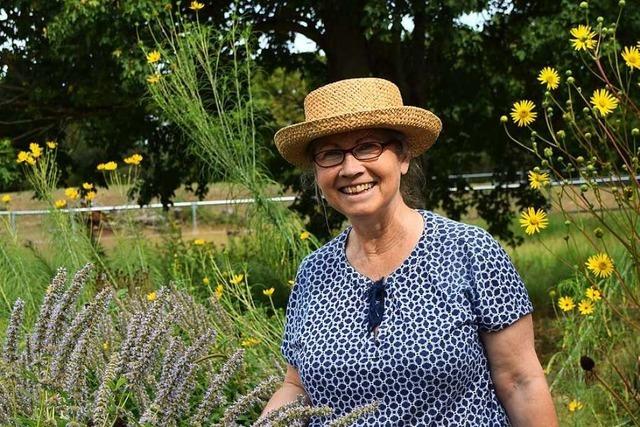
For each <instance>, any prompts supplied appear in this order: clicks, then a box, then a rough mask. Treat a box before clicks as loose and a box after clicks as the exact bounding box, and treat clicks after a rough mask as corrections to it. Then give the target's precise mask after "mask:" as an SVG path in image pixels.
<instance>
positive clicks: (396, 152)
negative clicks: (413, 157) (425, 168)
mask: <svg viewBox="0 0 640 427" xmlns="http://www.w3.org/2000/svg"><path fill="white" fill-rule="evenodd" d="M390 140H392V138H391V137H390V135H389V132H387V131H385V130H382V129H362V130H355V131H350V132H345V133H341V134H335V135H328V136H325V137H323V138H321V139H319V140H318V141H317V142H316V143H315V144H314V146H313V147H312V154H315V153H318V152H320V151H324V150H329V149H334V148H337V149H342V150H348V149H351V148H353V147H354V146H356V145H358V144H362V143H365V142H376V141H377V142H383V143H384V142H388V141H390ZM400 151H401V145H400V143H398V144H391V145H387V146H386V147H384V149H383V151H382V154H381V155H380V157H378V158H377V159H375V160H358V159H356V158H355V157H354V156H353V154H352V153H346V154H345V156H344V161H343V162H342V163H341V164H339V165H336V166H331V167H328V168H323V167H320V166H318V165H317V164H315V163H314V167H315V175H316V181H317V183H318V186H319V187H320V190H322V193H323V194H324V197H325V198H326V200H327V202H328V203H329V204H330V205H331V206H332V207H333V208H334V209H336V210H337V211H339V212H341V213H342V214H343V215H345V216H346V217H347V218H350V219H351V218H355V217H367V216H373V215H376V214H379V213H381V212H383V211H384V210H386V209H387V208H389V207H390V206H392V205H393V204H395V203H399V202H401V201H402V196H401V195H400V177H401V176H402V175H404V174H405V173H407V171H408V170H409V160H410V159H409V155H408V153H407V154H400Z"/></svg>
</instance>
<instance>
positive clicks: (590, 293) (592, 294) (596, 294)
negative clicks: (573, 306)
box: [584, 286, 602, 301]
mask: <svg viewBox="0 0 640 427" xmlns="http://www.w3.org/2000/svg"><path fill="white" fill-rule="evenodd" d="M584 294H585V295H586V296H587V298H589V299H590V300H591V301H600V300H601V299H602V294H601V293H600V291H599V290H597V289H596V288H594V287H593V286H592V287H590V288H588V289H587V290H586V291H585V293H584Z"/></svg>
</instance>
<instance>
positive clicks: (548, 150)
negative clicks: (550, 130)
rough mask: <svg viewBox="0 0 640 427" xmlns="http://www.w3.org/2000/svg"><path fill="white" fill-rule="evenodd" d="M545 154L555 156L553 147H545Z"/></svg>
mask: <svg viewBox="0 0 640 427" xmlns="http://www.w3.org/2000/svg"><path fill="white" fill-rule="evenodd" d="M544 156H545V157H551V156H553V150H552V149H551V148H549V147H547V148H545V149H544Z"/></svg>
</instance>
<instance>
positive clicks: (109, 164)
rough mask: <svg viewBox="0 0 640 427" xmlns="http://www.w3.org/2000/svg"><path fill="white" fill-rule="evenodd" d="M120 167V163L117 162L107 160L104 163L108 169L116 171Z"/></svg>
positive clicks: (105, 168)
mask: <svg viewBox="0 0 640 427" xmlns="http://www.w3.org/2000/svg"><path fill="white" fill-rule="evenodd" d="M116 169H118V164H117V163H116V162H107V163H105V164H104V170H106V171H114V170H116Z"/></svg>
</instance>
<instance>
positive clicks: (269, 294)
mask: <svg viewBox="0 0 640 427" xmlns="http://www.w3.org/2000/svg"><path fill="white" fill-rule="evenodd" d="M274 291H275V289H274V288H269V289H265V290H264V291H262V293H263V294H265V295H266V296H268V297H270V296H271V295H273V292H274Z"/></svg>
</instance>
